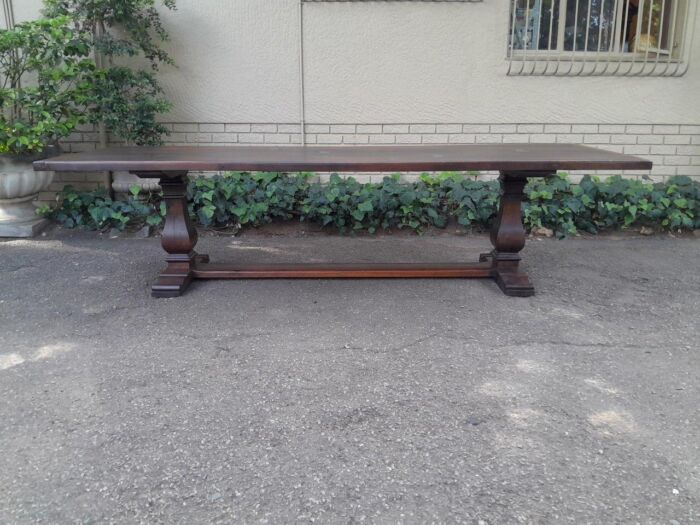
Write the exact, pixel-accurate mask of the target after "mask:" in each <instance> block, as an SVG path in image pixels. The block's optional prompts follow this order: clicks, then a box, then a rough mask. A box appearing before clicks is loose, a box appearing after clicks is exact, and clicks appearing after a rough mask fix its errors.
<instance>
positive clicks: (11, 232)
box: [0, 156, 54, 237]
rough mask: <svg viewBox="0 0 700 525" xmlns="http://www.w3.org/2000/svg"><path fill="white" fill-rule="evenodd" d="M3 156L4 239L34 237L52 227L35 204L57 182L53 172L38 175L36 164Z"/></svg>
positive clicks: (0, 208)
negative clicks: (47, 226)
mask: <svg viewBox="0 0 700 525" xmlns="http://www.w3.org/2000/svg"><path fill="white" fill-rule="evenodd" d="M33 160H36V159H17V158H13V157H7V156H0V237H33V236H35V235H36V234H37V233H39V232H40V231H41V230H42V229H43V228H44V227H45V226H46V224H47V223H48V221H47V220H46V219H43V218H41V217H38V216H37V214H36V211H35V210H36V207H35V206H34V201H36V199H37V197H38V196H39V192H40V191H43V190H45V189H46V188H47V187H48V186H49V184H51V181H52V180H53V176H54V173H53V172H52V171H34V168H33V166H32V161H33Z"/></svg>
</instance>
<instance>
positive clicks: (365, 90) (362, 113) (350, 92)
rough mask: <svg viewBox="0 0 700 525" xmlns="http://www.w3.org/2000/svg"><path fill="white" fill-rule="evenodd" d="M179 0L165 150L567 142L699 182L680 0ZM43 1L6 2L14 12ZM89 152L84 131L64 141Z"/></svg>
mask: <svg viewBox="0 0 700 525" xmlns="http://www.w3.org/2000/svg"><path fill="white" fill-rule="evenodd" d="M177 5H178V8H177V10H176V11H163V20H164V23H165V25H166V27H167V29H168V30H169V32H170V35H171V41H170V42H168V44H167V48H168V50H169V52H170V53H171V54H172V56H173V57H174V58H175V60H176V62H177V67H172V68H165V69H164V70H163V71H162V73H161V81H162V83H163V86H164V87H165V89H166V92H167V94H168V96H169V98H170V99H171V100H172V101H173V103H174V109H173V111H172V113H171V114H169V115H166V116H164V121H165V122H166V123H167V126H168V128H169V129H170V130H171V134H170V136H169V137H168V138H167V141H168V143H171V144H276V145H278V144H282V145H284V144H301V143H306V144H333V145H342V144H421V143H423V144H442V143H445V144H463V143H524V142H550V143H557V142H560V143H561V142H571V143H580V144H589V145H592V146H596V147H600V148H605V149H610V150H614V151H619V152H624V153H631V154H635V155H639V156H642V157H645V158H648V159H650V160H652V161H653V162H654V169H653V170H652V171H651V173H645V172H638V173H633V174H632V175H636V176H642V175H650V176H651V177H653V178H655V179H663V178H667V177H669V176H672V175H689V176H694V177H700V49H698V46H699V45H700V38H694V34H695V32H696V30H697V29H700V25H699V24H698V22H697V19H698V18H700V9H698V6H697V2H695V1H692V0H481V1H464V0H443V1H431V0H399V1H385V0H375V1H367V0H354V1H352V0H346V1H343V0H178V2H177ZM40 8H41V0H14V10H15V16H16V18H17V21H21V20H22V19H29V18H33V17H36V16H37V14H38V12H39V10H40ZM96 145H97V136H96V133H95V132H94V130H91V129H85V130H82V131H81V132H79V133H75V134H74V135H73V136H72V137H70V138H69V140H68V141H66V148H67V149H69V150H71V151H80V150H83V149H86V148H94V147H96ZM370 177H371V175H370ZM98 180H100V179H99V176H98V175H96V176H95V177H91V176H85V175H80V174H77V175H74V176H71V175H70V174H68V175H65V176H64V178H62V179H60V180H58V181H56V182H55V183H54V186H53V187H52V188H51V189H52V190H57V189H60V187H61V186H62V185H63V184H64V183H65V182H70V183H71V184H73V185H74V186H79V187H85V188H89V187H93V186H94V184H95V182H96V181H98ZM44 197H45V198H51V195H48V194H47V195H45V196H44Z"/></svg>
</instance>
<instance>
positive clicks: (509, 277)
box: [34, 144, 652, 297]
mask: <svg viewBox="0 0 700 525" xmlns="http://www.w3.org/2000/svg"><path fill="white" fill-rule="evenodd" d="M651 166H652V164H651V162H649V161H647V160H644V159H641V158H638V157H633V156H630V155H623V154H621V153H614V152H610V151H604V150H599V149H595V148H590V147H586V146H579V145H575V144H473V145H449V146H432V145H431V146H424V145H410V146H409V145H407V146H330V147H317V146H275V147H272V146H270V147H268V146H224V147H218V146H201V147H197V146H191V147H190V146H177V147H176V146H172V147H127V148H110V149H103V150H95V151H89V152H85V153H74V154H65V155H60V156H58V157H53V158H50V159H46V160H41V161H37V162H35V163H34V168H35V169H36V170H49V171H129V172H131V173H134V174H136V175H138V176H140V177H145V178H159V179H160V184H161V186H162V188H163V197H164V199H165V201H166V205H167V214H166V219H165V226H164V228H163V234H162V245H163V249H164V250H165V251H166V252H167V256H166V261H167V268H166V269H165V270H164V271H163V273H162V274H161V275H160V277H159V278H158V280H157V281H156V282H155V283H154V284H153V287H152V293H153V296H154V297H176V296H179V295H181V294H182V293H183V292H184V291H185V289H186V288H187V286H188V285H189V284H190V283H191V281H192V280H193V279H267V278H278V279H280V278H281V279H292V278H309V279H319V278H320V279H333V278H353V279H354V278H445V277H452V278H454V277H462V278H475V277H479V278H492V279H494V280H495V281H496V283H498V285H499V286H500V288H501V290H503V292H504V293H505V294H506V295H512V296H521V297H527V296H530V295H532V294H533V293H534V288H533V286H532V283H531V282H530V279H529V278H528V276H527V274H526V273H525V272H523V271H522V269H521V268H520V260H521V257H520V251H521V250H522V249H523V247H524V246H525V229H524V227H523V222H522V213H521V205H522V201H523V196H524V192H523V189H524V187H525V184H526V183H527V180H528V179H529V178H530V177H547V176H551V175H553V174H555V173H556V172H557V171H559V170H649V169H651ZM225 170H233V171H274V172H300V171H307V172H308V171H315V172H338V173H342V172H389V173H393V172H402V171H404V172H405V171H408V172H424V171H468V170H478V171H498V172H500V178H499V180H500V184H501V202H500V207H499V213H498V218H497V219H496V221H495V224H494V226H493V230H492V232H491V243H492V244H493V250H492V251H491V252H490V253H488V254H483V255H482V256H481V257H480V262H478V263H442V264H434V263H433V264H415V263H377V264H353V263H348V262H343V263H339V264H274V265H273V264H255V265H242V264H214V263H210V262H209V257H208V256H207V255H203V254H198V253H197V252H196V251H195V245H196V243H197V231H196V229H195V227H194V226H193V224H192V222H191V220H190V216H189V213H188V211H187V198H186V188H187V173H188V172H190V171H225Z"/></svg>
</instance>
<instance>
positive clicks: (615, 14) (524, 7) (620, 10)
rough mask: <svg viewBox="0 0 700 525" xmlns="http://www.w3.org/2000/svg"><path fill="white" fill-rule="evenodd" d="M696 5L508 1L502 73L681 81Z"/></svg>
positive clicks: (690, 1) (683, 1)
mask: <svg viewBox="0 0 700 525" xmlns="http://www.w3.org/2000/svg"><path fill="white" fill-rule="evenodd" d="M697 3H698V2H696V1H695V0H511V11H510V31H509V38H508V74H509V75H516V76H530V75H538V76H605V75H616V76H669V77H678V76H682V75H684V74H685V73H686V71H687V70H688V64H689V62H690V55H691V50H692V41H693V32H694V31H693V29H694V28H693V25H694V23H693V22H694V20H695V16H696V10H697Z"/></svg>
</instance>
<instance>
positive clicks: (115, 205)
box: [37, 185, 165, 230]
mask: <svg viewBox="0 0 700 525" xmlns="http://www.w3.org/2000/svg"><path fill="white" fill-rule="evenodd" d="M140 192H141V188H140V187H139V186H136V185H135V186H133V187H132V188H131V190H130V194H129V196H128V197H127V200H125V201H117V200H113V199H112V198H111V197H110V196H109V194H108V193H107V192H106V191H105V190H103V189H100V190H96V191H87V192H78V191H75V190H74V189H73V188H72V187H71V186H66V187H65V188H64V189H63V192H61V202H60V204H59V205H58V206H57V207H56V208H50V207H48V206H44V207H42V208H39V209H38V210H37V211H38V213H39V214H40V215H44V216H45V217H50V218H51V219H53V220H54V221H56V222H57V223H59V224H60V225H62V226H63V227H65V228H81V227H82V228H86V229H89V230H107V229H110V228H116V229H118V230H124V229H125V228H126V227H127V226H130V227H132V228H134V227H138V226H142V225H144V224H150V225H151V226H158V225H160V224H161V223H162V222H163V217H164V216H165V203H164V202H158V201H159V199H156V200H152V199H148V200H146V201H142V200H140V199H139V193H140Z"/></svg>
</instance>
